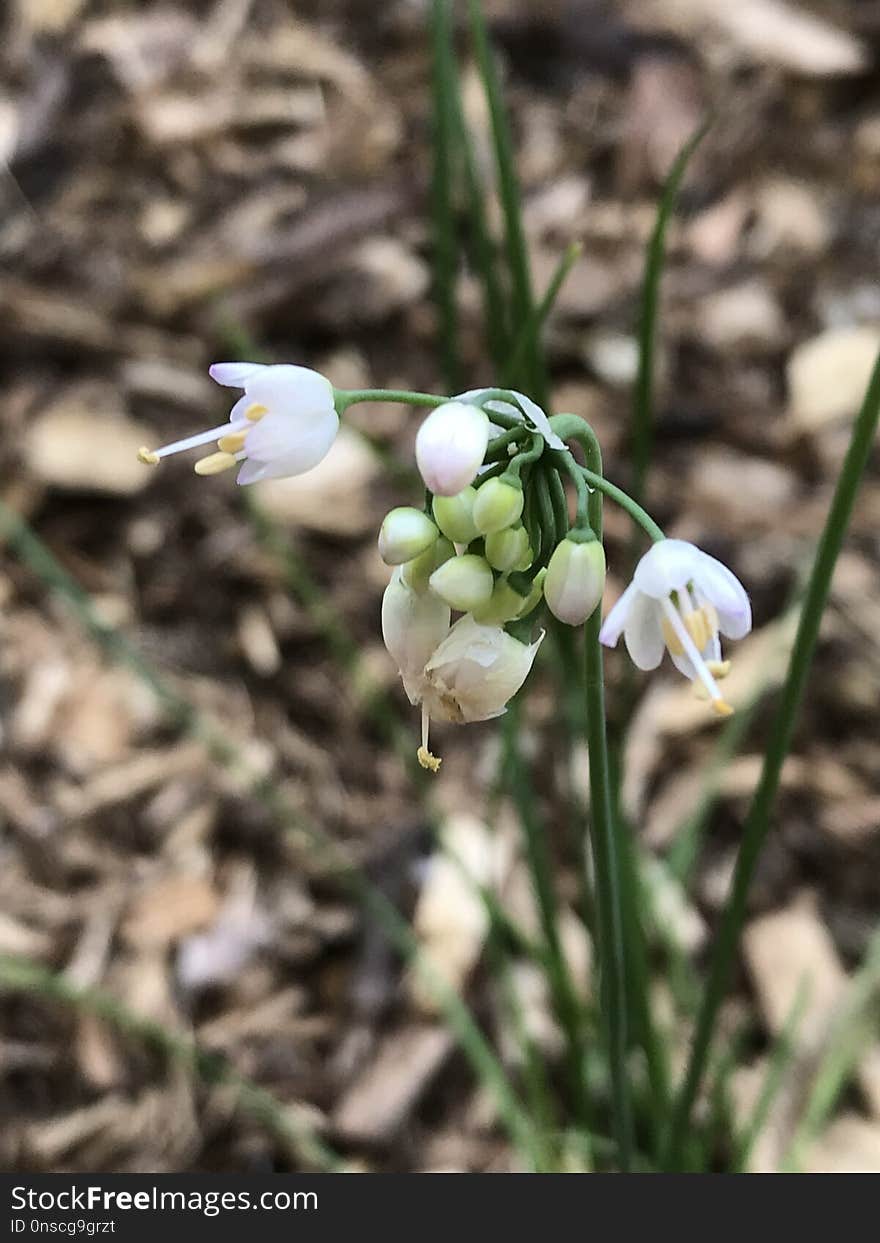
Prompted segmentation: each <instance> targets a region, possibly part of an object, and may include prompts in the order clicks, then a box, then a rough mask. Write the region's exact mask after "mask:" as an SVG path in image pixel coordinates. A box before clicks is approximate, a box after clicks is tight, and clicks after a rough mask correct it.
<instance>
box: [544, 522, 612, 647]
mask: <svg viewBox="0 0 880 1243" xmlns="http://www.w3.org/2000/svg"><path fill="white" fill-rule="evenodd" d="M604 587H605V550H604V548H603V547H602V545H601V543H600V542H599V540H597V539H591V540H589V541H588V542H579V541H575V540H573V539H571V538H570V537H568V538H566V539H564V540H562V542H561V543H560V544H557V546H556V548H555V549H554V551H553V556H552V557H551V558H550V563H549V565H548V566H547V577H546V579H545V582H544V596H545V598H546V600H547V607H548V608H549V609H550V612H551V613H552V614H553V616H554V617H558V618H559V620H560V621H561V622H566V623H567V624H568V625H569V626H582V625H583V623H584V622H585V621H586V620H587V618H588V617H589V616H590V615H591V614H592V613H593V612H594V611H595V609H596V608H597V607H598V605H599V603H600V601H601V599H602V592H603V590H604Z"/></svg>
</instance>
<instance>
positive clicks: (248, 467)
mask: <svg viewBox="0 0 880 1243" xmlns="http://www.w3.org/2000/svg"><path fill="white" fill-rule="evenodd" d="M268 477H269V467H268V466H267V465H266V464H265V462H256V461H251V462H248V461H245V462H242V465H241V470H240V471H239V472H238V475H237V476H236V479H235V482H236V483H238V484H241V485H242V486H243V485H245V484H248V483H260V481H261V480H263V479H267V478H268Z"/></svg>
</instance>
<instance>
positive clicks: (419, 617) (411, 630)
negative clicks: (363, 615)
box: [382, 567, 449, 702]
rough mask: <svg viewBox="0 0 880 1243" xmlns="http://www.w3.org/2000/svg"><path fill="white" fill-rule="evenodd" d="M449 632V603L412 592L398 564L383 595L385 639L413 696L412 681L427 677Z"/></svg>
mask: <svg viewBox="0 0 880 1243" xmlns="http://www.w3.org/2000/svg"><path fill="white" fill-rule="evenodd" d="M448 632H449V609H448V608H447V606H446V605H445V604H444V603H443V601H442V600H439V599H438V598H437V596H435V595H433V593H431V592H429V591H425V592H421V593H419V592H415V591H412V590H411V589H410V588H409V587H407V585H406V583H405V582H404V581H403V576H402V571H401V569H400V568H399V567H398V568H397V569H396V570H395V571H394V573H393V574H392V576H391V581H390V582H389V584H388V586H387V587H386V588H385V594H384V595H383V597H382V638H383V640H384V642H385V646H386V648H387V649H388V651H389V653H390V655H391V657H392V659H393V660H394V662H395V664H396V665H397V667H398V669H399V670H400V672H401V674H402V676H403V678H404V685H405V687H406V689H407V694H408V695H410V699H412V693H411V689H410V688H411V684H412V683H413V682H417V681H418V680H419V679H421V678H422V677H423V675H424V669H425V665H426V663H427V662H428V660H429V659H430V658H431V654H432V653H433V652H434V650H435V649H436V648H437V646H438V645H442V640H443V639H444V637H445V636H446V635H447V633H448ZM413 702H414V701H413Z"/></svg>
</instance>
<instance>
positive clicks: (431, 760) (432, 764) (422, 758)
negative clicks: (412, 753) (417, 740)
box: [416, 704, 443, 773]
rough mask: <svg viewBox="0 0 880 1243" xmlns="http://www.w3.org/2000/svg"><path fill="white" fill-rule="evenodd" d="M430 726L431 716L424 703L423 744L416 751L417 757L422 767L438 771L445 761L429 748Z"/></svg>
mask: <svg viewBox="0 0 880 1243" xmlns="http://www.w3.org/2000/svg"><path fill="white" fill-rule="evenodd" d="M430 727H431V718H430V716H429V714H428V709H427V708H426V707H425V705H424V704H422V745H421V746H420V747H419V749H418V751H417V752H416V759H417V760H418V761H419V764H421V766H422V768H425V769H427V770H428V772H431V773H436V772H437V770H438V768H439V767H440V765H441V764H442V763H443V761H442V760H441V759H439V758H438V756H436V755H432V754H431V752H430V751H429V750H428V730H429V729H430Z"/></svg>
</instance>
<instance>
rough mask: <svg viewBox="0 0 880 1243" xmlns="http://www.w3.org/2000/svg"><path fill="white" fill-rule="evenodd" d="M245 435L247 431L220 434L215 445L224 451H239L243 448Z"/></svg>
mask: <svg viewBox="0 0 880 1243" xmlns="http://www.w3.org/2000/svg"><path fill="white" fill-rule="evenodd" d="M246 435H247V432H230V433H229V435H228V436H221V437H220V439H219V440H218V441H217V445H218V447H219V448H220V449H222V450H223V452H224V453H240V452H241V450H242V449H243V448H244V438H245V436H246Z"/></svg>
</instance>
